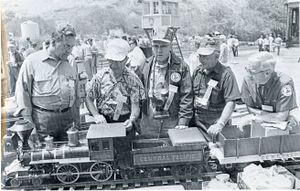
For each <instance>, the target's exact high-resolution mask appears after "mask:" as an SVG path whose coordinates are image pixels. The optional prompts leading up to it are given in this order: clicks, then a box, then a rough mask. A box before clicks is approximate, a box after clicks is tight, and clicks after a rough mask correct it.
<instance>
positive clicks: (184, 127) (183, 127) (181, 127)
mask: <svg viewBox="0 0 300 191" xmlns="http://www.w3.org/2000/svg"><path fill="white" fill-rule="evenodd" d="M186 128H188V126H186V125H177V126H176V127H175V129H186Z"/></svg>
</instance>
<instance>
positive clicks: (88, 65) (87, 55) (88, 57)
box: [82, 38, 96, 80]
mask: <svg viewBox="0 0 300 191" xmlns="http://www.w3.org/2000/svg"><path fill="white" fill-rule="evenodd" d="M82 49H83V57H84V67H85V71H86V74H87V76H88V80H91V79H92V78H93V75H94V73H95V72H96V69H95V65H94V63H93V53H92V52H93V50H94V47H93V39H91V38H89V39H87V40H86V42H85V44H84V46H83V47H82Z"/></svg>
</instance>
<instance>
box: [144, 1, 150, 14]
mask: <svg viewBox="0 0 300 191" xmlns="http://www.w3.org/2000/svg"><path fill="white" fill-rule="evenodd" d="M143 11H144V14H145V15H149V14H150V3H146V2H145V3H144V4H143Z"/></svg>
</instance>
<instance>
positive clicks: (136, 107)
mask: <svg viewBox="0 0 300 191" xmlns="http://www.w3.org/2000/svg"><path fill="white" fill-rule="evenodd" d="M139 115H140V104H139V102H136V103H132V104H131V114H130V120H132V121H135V120H137V119H138V117H139Z"/></svg>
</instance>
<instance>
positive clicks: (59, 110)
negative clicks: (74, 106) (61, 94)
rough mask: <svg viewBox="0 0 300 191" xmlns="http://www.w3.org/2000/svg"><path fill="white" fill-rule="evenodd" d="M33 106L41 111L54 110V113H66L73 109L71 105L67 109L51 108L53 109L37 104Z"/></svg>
mask: <svg viewBox="0 0 300 191" xmlns="http://www.w3.org/2000/svg"><path fill="white" fill-rule="evenodd" d="M33 108H36V109H39V110H41V111H48V112H54V113H64V112H67V111H69V110H70V109H71V108H70V107H67V108H65V109H57V110H51V109H45V108H41V107H39V106H36V105H34V106H33Z"/></svg>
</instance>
